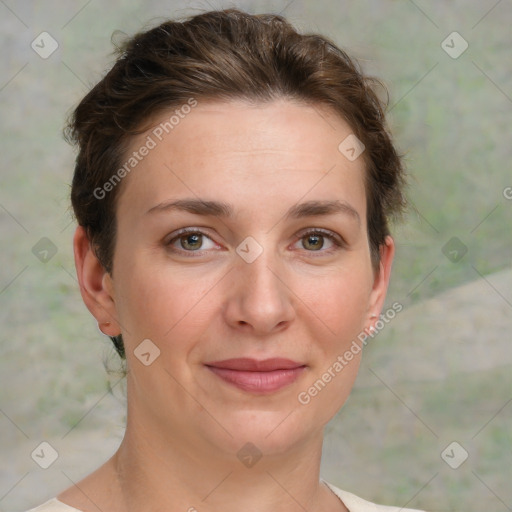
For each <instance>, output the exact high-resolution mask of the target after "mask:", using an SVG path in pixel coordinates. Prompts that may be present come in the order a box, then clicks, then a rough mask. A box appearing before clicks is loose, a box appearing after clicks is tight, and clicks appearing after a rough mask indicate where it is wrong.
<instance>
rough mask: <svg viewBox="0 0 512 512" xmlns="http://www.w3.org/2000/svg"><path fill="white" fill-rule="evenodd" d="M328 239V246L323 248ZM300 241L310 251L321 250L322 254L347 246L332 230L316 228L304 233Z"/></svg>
mask: <svg viewBox="0 0 512 512" xmlns="http://www.w3.org/2000/svg"><path fill="white" fill-rule="evenodd" d="M326 239H327V240H328V242H329V244H330V245H329V244H328V248H327V249H326V250H322V249H324V247H325V240H326ZM298 242H301V243H302V247H303V248H304V249H305V250H306V251H308V252H319V253H322V254H330V253H332V252H335V251H337V250H340V249H341V248H343V247H344V246H345V243H344V241H343V239H342V238H341V237H340V236H338V235H336V234H335V233H333V232H331V231H326V230H323V229H314V230H310V231H307V232H306V233H302V235H301V237H300V239H299V240H298Z"/></svg>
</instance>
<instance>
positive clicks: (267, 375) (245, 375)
mask: <svg viewBox="0 0 512 512" xmlns="http://www.w3.org/2000/svg"><path fill="white" fill-rule="evenodd" d="M207 368H208V369H210V370H211V371H212V372H213V373H215V375H217V376H218V377H220V378H221V379H222V380H224V381H226V382H228V383H229V384H233V385H234V386H236V387H237V388H239V389H242V390H243V391H249V392H251V393H271V392H273V391H278V390H280V389H282V388H284V387H286V386H288V385H289V384H291V383H292V382H294V381H295V380H296V379H297V378H298V377H299V375H300V374H301V373H302V371H303V370H304V369H305V366H299V367H298V368H290V369H288V370H274V371H271V372H248V371H239V370H228V369H226V368H217V367H216V366H208V367H207Z"/></svg>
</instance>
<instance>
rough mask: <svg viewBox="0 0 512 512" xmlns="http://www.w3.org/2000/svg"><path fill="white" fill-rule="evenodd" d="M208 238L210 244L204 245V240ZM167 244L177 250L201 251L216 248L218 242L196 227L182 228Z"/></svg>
mask: <svg viewBox="0 0 512 512" xmlns="http://www.w3.org/2000/svg"><path fill="white" fill-rule="evenodd" d="M206 240H208V241H209V242H210V246H209V247H208V246H207V247H204V242H205V241H206ZM166 245H167V246H169V247H170V248H171V250H172V251H175V252H180V251H181V252H188V253H190V252H200V251H204V250H209V249H214V248H215V247H216V244H215V243H214V242H213V240H212V239H211V238H210V237H209V236H208V235H206V234H205V233H203V232H202V231H200V230H198V229H196V228H184V229H181V230H180V231H179V232H178V233H177V234H176V236H174V237H173V238H172V239H171V240H169V241H168V242H167V243H166Z"/></svg>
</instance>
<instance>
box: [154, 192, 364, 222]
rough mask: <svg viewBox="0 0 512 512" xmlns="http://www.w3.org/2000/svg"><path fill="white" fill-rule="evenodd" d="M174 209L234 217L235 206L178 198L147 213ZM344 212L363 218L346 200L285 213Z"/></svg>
mask: <svg viewBox="0 0 512 512" xmlns="http://www.w3.org/2000/svg"><path fill="white" fill-rule="evenodd" d="M173 210H178V211H179V210H181V211H186V212H189V213H193V214H196V215H203V216H212V217H222V218H232V217H233V216H234V209H233V207H232V206H231V205H230V204H228V203H224V202H221V201H207V200H205V199H194V198H190V199H189V198H186V199H177V200H174V201H166V202H163V203H160V204H157V205H156V206H153V207H152V208H150V209H149V210H148V211H147V212H146V214H150V213H151V214H154V213H163V212H169V211H173ZM337 213H342V214H345V215H348V216H349V217H352V218H353V219H354V220H356V221H357V222H358V223H359V224H360V223H361V218H360V216H359V213H358V212H357V210H356V209H355V208H354V207H353V206H351V205H350V204H349V203H347V202H346V201H340V200H334V201H325V200H324V201H320V200H314V201H306V202H304V203H299V204H295V205H293V206H292V207H291V208H289V210H288V211H287V212H286V214H285V217H284V218H285V219H301V218H303V217H319V216H326V215H334V214H337Z"/></svg>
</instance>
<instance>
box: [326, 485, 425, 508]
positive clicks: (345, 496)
mask: <svg viewBox="0 0 512 512" xmlns="http://www.w3.org/2000/svg"><path fill="white" fill-rule="evenodd" d="M322 482H324V483H325V484H326V485H327V486H328V487H329V489H331V491H332V492H334V494H336V496H338V498H340V500H341V501H342V502H343V503H344V505H345V506H346V507H347V508H348V509H349V511H350V512H424V511H421V510H416V509H410V508H402V507H389V506H386V505H377V504H375V503H371V502H369V501H366V500H363V499H362V498H360V497H359V496H356V495H355V494H352V493H351V492H347V491H343V490H341V489H338V487H335V486H334V485H332V484H330V483H329V482H326V481H325V480H323V479H322Z"/></svg>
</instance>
